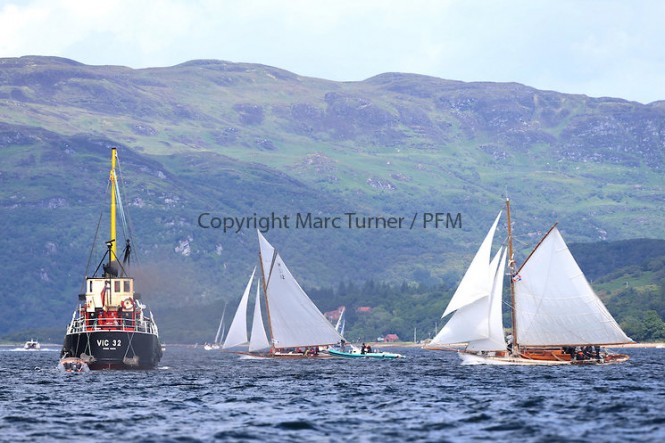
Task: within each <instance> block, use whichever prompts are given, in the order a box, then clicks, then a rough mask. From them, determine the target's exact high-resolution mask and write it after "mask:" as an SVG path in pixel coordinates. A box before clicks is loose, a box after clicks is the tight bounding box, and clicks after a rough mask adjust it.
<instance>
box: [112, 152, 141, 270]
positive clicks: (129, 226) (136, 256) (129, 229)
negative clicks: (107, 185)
mask: <svg viewBox="0 0 665 443" xmlns="http://www.w3.org/2000/svg"><path fill="white" fill-rule="evenodd" d="M116 162H117V166H118V172H119V173H120V174H118V175H119V176H120V187H122V194H123V195H125V196H126V195H127V190H126V186H125V176H124V174H123V173H122V168H121V166H120V158H119V157H118V156H116ZM116 182H117V176H116ZM124 212H125V211H124V209H123V213H124ZM124 217H126V221H125V223H126V225H127V232H128V233H129V237H127V236H125V237H126V238H130V239H131V240H132V243H134V260H135V262H136V264H137V265H139V264H140V258H139V253H138V252H139V249H140V248H138V246H137V243H136V239H135V238H134V232H133V231H134V230H133V229H132V226H133V222H132V218H131V217H130V215H129V212H127V213H126V214H124Z"/></svg>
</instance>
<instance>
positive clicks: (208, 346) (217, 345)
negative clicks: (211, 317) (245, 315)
mask: <svg viewBox="0 0 665 443" xmlns="http://www.w3.org/2000/svg"><path fill="white" fill-rule="evenodd" d="M225 314H226V303H224V309H223V310H222V318H220V319H219V326H218V327H217V333H216V334H215V341H213V342H212V344H205V345H204V346H203V349H205V350H206V351H212V350H215V349H220V348H221V347H222V343H221V339H222V337H223V336H224V332H225V331H224V316H225Z"/></svg>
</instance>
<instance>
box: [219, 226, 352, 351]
mask: <svg viewBox="0 0 665 443" xmlns="http://www.w3.org/2000/svg"><path fill="white" fill-rule="evenodd" d="M257 233H258V236H259V262H260V266H261V275H262V278H261V279H260V281H259V284H260V283H262V289H263V294H264V297H265V305H266V316H267V318H268V332H269V339H268V336H267V335H266V329H265V327H264V326H263V318H262V315H261V305H260V295H259V293H260V289H259V287H258V286H257V295H256V302H255V304H254V317H253V321H252V333H251V336H250V337H249V339H248V338H247V326H246V320H245V319H246V312H247V298H248V296H249V290H250V289H249V288H250V287H251V284H252V278H250V281H249V283H248V284H247V287H246V288H245V292H244V294H243V298H242V299H241V300H240V304H239V305H238V310H237V311H236V315H235V317H234V319H233V323H232V324H231V327H230V328H229V333H228V335H227V338H226V341H225V342H224V345H223V348H224V349H231V348H234V347H238V346H242V345H244V344H248V350H247V351H248V353H249V354H251V355H258V356H264V357H329V355H328V354H327V353H324V352H322V351H323V350H324V349H327V348H328V347H330V346H332V345H335V344H337V343H340V342H341V341H342V340H343V338H342V336H341V335H340V334H339V332H337V331H336V330H335V327H334V326H333V325H332V324H331V323H330V322H329V321H328V319H326V318H325V317H324V315H323V314H322V313H321V311H319V309H318V308H317V307H316V305H315V304H314V303H313V302H312V300H310V298H309V297H308V296H307V294H306V293H305V291H303V289H302V288H301V287H300V285H299V284H298V282H297V281H296V279H295V278H294V277H293V275H291V272H290V271H289V269H288V268H287V267H286V264H285V263H284V261H283V260H282V257H281V256H280V255H279V253H278V252H277V251H276V250H275V248H274V247H273V246H272V245H271V244H270V243H268V240H266V239H265V237H263V235H261V233H260V232H258V231H257ZM253 276H254V274H253V273H252V277H253Z"/></svg>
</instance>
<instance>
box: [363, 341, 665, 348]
mask: <svg viewBox="0 0 665 443" xmlns="http://www.w3.org/2000/svg"><path fill="white" fill-rule="evenodd" d="M367 343H369V344H370V345H371V346H372V347H373V348H422V347H423V346H425V344H426V343H414V342H412V341H405V342H392V343H386V342H367ZM603 347H605V348H665V342H656V343H628V344H625V345H609V346H603ZM454 348H455V347H451V348H450V349H454Z"/></svg>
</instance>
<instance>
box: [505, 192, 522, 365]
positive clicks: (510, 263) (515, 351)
mask: <svg viewBox="0 0 665 443" xmlns="http://www.w3.org/2000/svg"><path fill="white" fill-rule="evenodd" d="M506 217H507V219H508V269H510V319H511V322H512V325H513V347H512V354H513V355H517V354H519V348H518V345H517V315H515V280H514V277H515V259H514V257H513V228H512V226H511V221H510V198H509V197H508V196H506Z"/></svg>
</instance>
